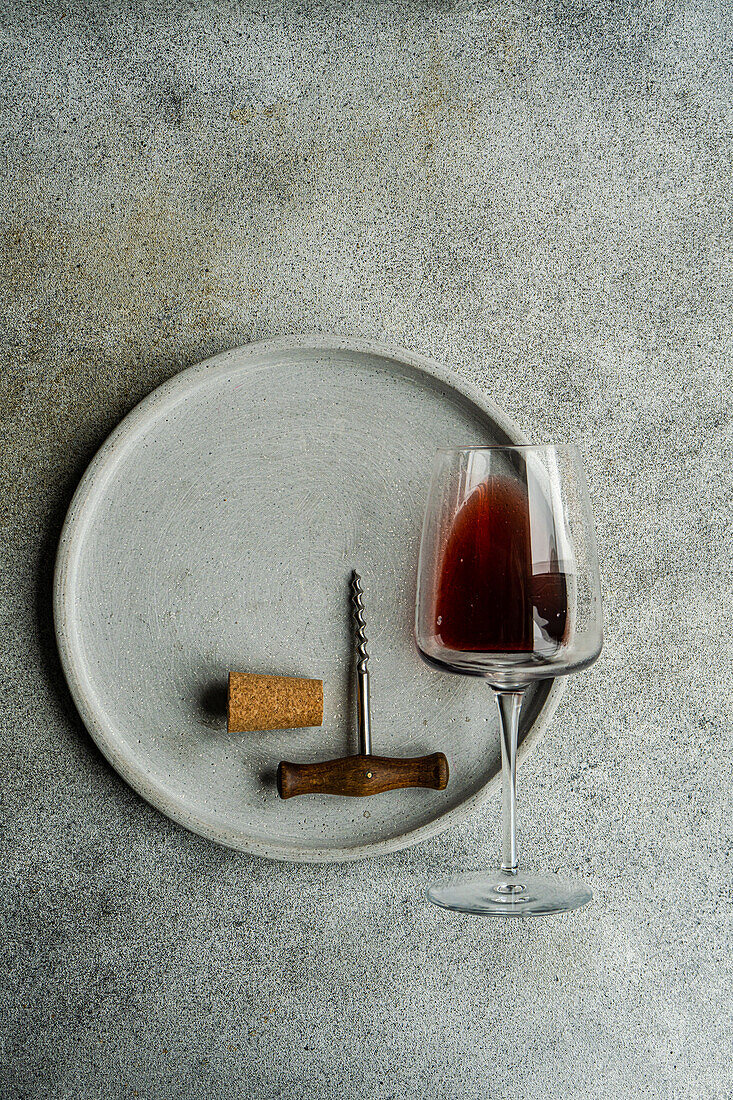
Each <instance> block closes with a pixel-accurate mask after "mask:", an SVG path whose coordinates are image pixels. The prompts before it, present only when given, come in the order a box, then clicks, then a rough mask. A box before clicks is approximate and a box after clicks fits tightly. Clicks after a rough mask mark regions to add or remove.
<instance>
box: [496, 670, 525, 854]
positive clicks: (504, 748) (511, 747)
mask: <svg viewBox="0 0 733 1100" xmlns="http://www.w3.org/2000/svg"><path fill="white" fill-rule="evenodd" d="M494 695H495V697H496V704H497V706H498V708H499V734H500V737H501V831H502V843H501V869H502V871H509V872H510V873H511V874H516V873H517V871H518V869H519V852H518V849H517V734H518V732H519V712H520V710H521V707H522V692H521V691H497V690H496V689H494Z"/></svg>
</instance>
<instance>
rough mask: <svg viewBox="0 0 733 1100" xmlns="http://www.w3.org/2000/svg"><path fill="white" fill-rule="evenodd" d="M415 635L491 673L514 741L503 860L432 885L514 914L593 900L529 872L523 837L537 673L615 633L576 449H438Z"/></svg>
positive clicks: (505, 777) (506, 750)
mask: <svg viewBox="0 0 733 1100" xmlns="http://www.w3.org/2000/svg"><path fill="white" fill-rule="evenodd" d="M415 638H416V642H417V646H418V649H419V651H420V653H421V654H422V656H423V657H424V658H425V659H426V660H427V661H428V662H429V663H430V664H432V665H434V666H435V667H437V668H439V669H443V670H446V671H448V672H452V673H457V674H459V675H464V676H482V677H484V678H485V679H486V680H487V681H488V683H489V684H490V686H491V687H492V688H493V690H494V692H495V696H496V700H497V703H498V706H499V716H500V729H501V748H502V792H503V794H502V801H503V818H504V821H503V825H504V841H503V859H502V864H501V869H500V870H499V871H497V872H494V873H490V872H487V873H481V874H478V875H472V876H469V877H468V878H467V877H465V876H462V877H461V878H460V879H454V880H451V882H450V883H447V884H443V885H441V886H436V887H431V889H430V890H429V891H428V896H429V897H430V899H431V900H432V901H435V902H436V904H439V905H444V906H445V907H447V908H455V909H461V910H463V911H466V912H481V913H494V912H499V913H501V914H502V915H514V916H516V915H523V914H537V913H542V912H555V911H558V909H569V908H577V906H578V905H579V904H584V903H585V901H587V900H589V898H590V892H589V891H587V890H586V889H585V887H582V886H571V885H570V884H564V883H563V882H562V880H557V879H554V878H547V877H542V876H540V877H538V876H531V877H530V876H528V875H526V874H523V873H520V872H519V860H518V855H517V843H516V750H517V730H518V725H519V712H520V707H521V702H522V692H523V691H524V689H525V688H526V687H527V686H528V685H529V684H530V683H532V682H533V681H535V680H538V679H546V678H548V677H554V676H559V675H567V674H569V673H572V672H578V671H580V670H582V669H584V668H587V667H588V665H590V664H592V662H593V661H595V660H596V658H597V657H598V655H599V653H600V651H601V646H602V643H603V630H602V613H601V598H600V578H599V570H598V559H597V553H596V547H595V535H594V529H593V517H592V512H591V507H590V501H589V498H588V490H587V487H586V483H585V478H584V475H583V471H582V466H581V463H580V459H579V455H578V452H577V449H576V448H575V447H573V446H571V445H565V446H505V447H501V446H500V447H468V448H461V449H454V450H445V451H439V452H438V454H437V455H436V458H435V464H434V469H433V478H432V482H431V486H430V492H429V497H428V503H427V507H426V511H425V520H424V524H423V532H422V540H421V545H420V559H419V564H418V584H417V600H416V617H415ZM469 878H470V882H469Z"/></svg>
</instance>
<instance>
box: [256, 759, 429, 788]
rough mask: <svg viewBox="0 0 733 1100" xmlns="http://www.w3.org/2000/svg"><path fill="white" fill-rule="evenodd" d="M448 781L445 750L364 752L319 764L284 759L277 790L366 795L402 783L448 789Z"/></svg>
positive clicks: (278, 775) (278, 771)
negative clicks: (408, 754)
mask: <svg viewBox="0 0 733 1100" xmlns="http://www.w3.org/2000/svg"><path fill="white" fill-rule="evenodd" d="M447 785H448V761H447V760H446V758H445V756H444V755H443V753H442V752H434V753H432V754H431V755H430V756H414V757H408V758H407V759H404V760H402V759H399V758H398V757H393V756H371V755H369V756H365V755H362V754H360V755H358V756H344V757H342V758H341V759H340V760H323V761H321V762H320V763H317V764H291V763H290V762H289V761H288V760H282V761H281V762H280V765H279V767H278V769H277V790H278V794H279V795H280V797H281V798H294V797H295V795H298V794H342V795H351V796H356V797H358V798H362V797H364V796H365V795H369V794H381V792H382V791H394V790H396V789H397V788H398V787H431V788H432V789H433V790H436V791H444V790H445V788H446V786H447Z"/></svg>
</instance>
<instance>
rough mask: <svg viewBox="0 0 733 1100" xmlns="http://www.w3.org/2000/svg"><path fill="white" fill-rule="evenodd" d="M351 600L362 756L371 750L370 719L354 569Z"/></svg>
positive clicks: (362, 624)
mask: <svg viewBox="0 0 733 1100" xmlns="http://www.w3.org/2000/svg"><path fill="white" fill-rule="evenodd" d="M351 602H352V604H353V608H354V626H355V639H356V711H357V720H358V729H359V751H360V752H361V754H362V755H363V756H371V752H372V719H371V711H370V706H369V669H368V667H367V666H368V664H369V653H368V652H367V636H366V623H365V620H364V601H363V600H362V588H361V577H360V576H359V574H358V573H357V572H356V570H354V572H353V574H352V576H351Z"/></svg>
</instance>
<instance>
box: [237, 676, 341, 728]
mask: <svg viewBox="0 0 733 1100" xmlns="http://www.w3.org/2000/svg"><path fill="white" fill-rule="evenodd" d="M322 723H323V681H322V680H301V679H298V678H296V677H292V676H257V675H255V674H254V673H250V672H230V673H229V698H228V706H227V730H228V731H229V733H250V732H251V731H253V730H293V729H301V728H302V727H303V726H320V725H321V724H322Z"/></svg>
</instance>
